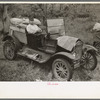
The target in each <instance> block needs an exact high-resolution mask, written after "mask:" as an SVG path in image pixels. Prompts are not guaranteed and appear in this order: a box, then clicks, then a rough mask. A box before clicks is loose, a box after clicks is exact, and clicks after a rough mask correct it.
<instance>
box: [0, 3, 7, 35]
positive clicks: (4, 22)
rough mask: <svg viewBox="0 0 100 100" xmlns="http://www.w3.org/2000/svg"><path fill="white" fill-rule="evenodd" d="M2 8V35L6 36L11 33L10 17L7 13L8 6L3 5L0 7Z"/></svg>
mask: <svg viewBox="0 0 100 100" xmlns="http://www.w3.org/2000/svg"><path fill="white" fill-rule="evenodd" d="M0 8H1V21H2V25H3V28H2V30H1V32H2V34H4V35H5V34H6V33H8V32H9V16H8V13H7V9H8V5H6V4H2V5H0Z"/></svg>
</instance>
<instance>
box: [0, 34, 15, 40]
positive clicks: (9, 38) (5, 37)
mask: <svg viewBox="0 0 100 100" xmlns="http://www.w3.org/2000/svg"><path fill="white" fill-rule="evenodd" d="M13 39H14V38H13V37H12V36H10V35H6V36H4V37H3V39H2V41H6V40H13Z"/></svg>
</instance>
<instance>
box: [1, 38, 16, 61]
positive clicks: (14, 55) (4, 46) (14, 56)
mask: <svg viewBox="0 0 100 100" xmlns="http://www.w3.org/2000/svg"><path fill="white" fill-rule="evenodd" d="M8 44H11V45H12V46H13V48H14V54H13V57H12V58H9V57H8V56H7V55H6V54H5V49H6V46H7V45H8ZM3 53H4V56H5V58H6V59H8V60H14V59H15V58H16V56H17V53H16V48H15V44H14V42H13V41H12V40H6V41H5V43H4V45H3Z"/></svg>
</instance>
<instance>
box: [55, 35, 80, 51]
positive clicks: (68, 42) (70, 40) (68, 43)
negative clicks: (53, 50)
mask: <svg viewBox="0 0 100 100" xmlns="http://www.w3.org/2000/svg"><path fill="white" fill-rule="evenodd" d="M77 40H79V39H78V38H75V37H70V36H61V37H58V38H57V41H58V46H60V47H62V48H64V49H66V50H68V51H72V49H73V47H74V46H75V45H76V41H77Z"/></svg>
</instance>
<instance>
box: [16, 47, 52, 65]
mask: <svg viewBox="0 0 100 100" xmlns="http://www.w3.org/2000/svg"><path fill="white" fill-rule="evenodd" d="M17 54H18V55H21V56H23V57H26V58H29V59H31V60H34V61H36V62H38V63H45V62H46V61H48V60H49V59H50V57H51V54H48V53H44V52H41V51H37V50H33V49H30V48H24V49H23V51H19V52H18V53H17Z"/></svg>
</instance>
